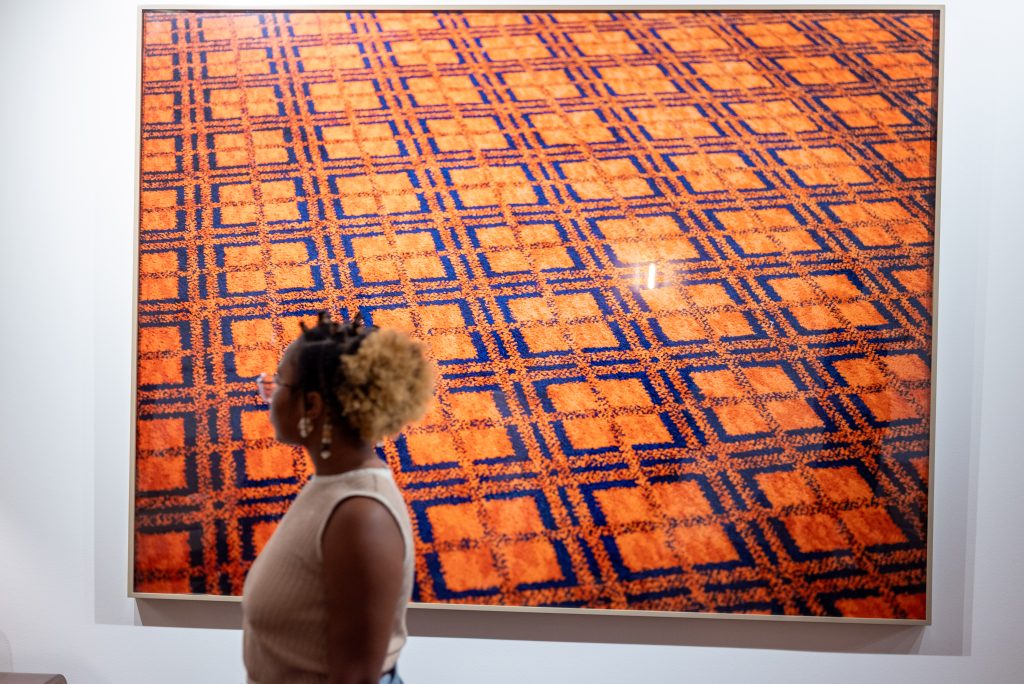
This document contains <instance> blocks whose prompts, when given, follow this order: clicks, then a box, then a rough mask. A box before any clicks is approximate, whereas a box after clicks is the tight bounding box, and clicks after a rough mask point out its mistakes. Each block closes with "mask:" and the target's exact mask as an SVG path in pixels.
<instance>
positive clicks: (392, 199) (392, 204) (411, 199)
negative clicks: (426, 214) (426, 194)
mask: <svg viewBox="0 0 1024 684" xmlns="http://www.w3.org/2000/svg"><path fill="white" fill-rule="evenodd" d="M380 204H381V207H382V208H383V210H384V213H385V214H398V213H401V212H405V211H417V210H418V209H419V208H420V200H419V197H418V196H417V195H416V193H407V192H403V193H400V194H396V193H384V194H382V195H381V196H380Z"/></svg>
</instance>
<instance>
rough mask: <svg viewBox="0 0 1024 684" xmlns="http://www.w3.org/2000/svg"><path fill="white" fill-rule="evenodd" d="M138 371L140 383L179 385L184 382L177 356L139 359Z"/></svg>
mask: <svg viewBox="0 0 1024 684" xmlns="http://www.w3.org/2000/svg"><path fill="white" fill-rule="evenodd" d="M138 373H139V376H138V380H139V384H140V385H180V384H181V383H182V382H184V378H183V377H182V374H181V359H180V358H178V357H171V358H165V359H139V368H138Z"/></svg>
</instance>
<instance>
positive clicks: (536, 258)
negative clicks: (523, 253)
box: [530, 247, 576, 271]
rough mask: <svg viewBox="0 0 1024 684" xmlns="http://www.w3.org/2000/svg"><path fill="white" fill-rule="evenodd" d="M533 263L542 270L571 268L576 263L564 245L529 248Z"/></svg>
mask: <svg viewBox="0 0 1024 684" xmlns="http://www.w3.org/2000/svg"><path fill="white" fill-rule="evenodd" d="M530 254H531V256H532V257H533V263H534V264H536V267H537V268H538V269H540V270H542V271H548V270H553V269H559V268H572V267H573V266H575V265H576V264H575V263H574V262H573V260H572V257H571V256H570V255H569V253H568V252H567V251H566V250H565V248H564V247H541V248H539V249H534V250H531V252H530Z"/></svg>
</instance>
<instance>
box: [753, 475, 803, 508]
mask: <svg viewBox="0 0 1024 684" xmlns="http://www.w3.org/2000/svg"><path fill="white" fill-rule="evenodd" d="M754 479H755V480H757V486H758V487H759V488H760V489H761V491H762V492H764V495H765V496H766V497H768V501H769V502H770V503H771V505H772V506H777V507H780V508H781V507H783V506H798V505H800V504H810V503H814V502H815V500H816V499H817V497H816V496H815V495H814V490H813V489H811V487H810V486H809V485H808V484H807V482H806V481H805V480H804V478H803V477H802V476H801V475H800V473H798V472H797V471H795V470H789V471H785V470H783V471H778V472H774V473H758V474H757V475H755V476H754Z"/></svg>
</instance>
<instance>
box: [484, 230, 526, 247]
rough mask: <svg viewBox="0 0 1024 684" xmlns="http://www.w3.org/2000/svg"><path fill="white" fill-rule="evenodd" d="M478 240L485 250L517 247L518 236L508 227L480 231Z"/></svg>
mask: <svg viewBox="0 0 1024 684" xmlns="http://www.w3.org/2000/svg"><path fill="white" fill-rule="evenodd" d="M476 239H477V240H478V241H479V242H480V246H481V247H485V248H486V247H515V246H516V234H515V233H513V232H512V229H511V228H508V227H506V226H498V227H495V228H482V229H478V230H477V231H476Z"/></svg>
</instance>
